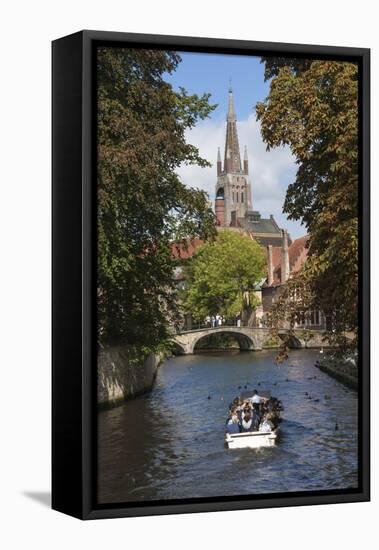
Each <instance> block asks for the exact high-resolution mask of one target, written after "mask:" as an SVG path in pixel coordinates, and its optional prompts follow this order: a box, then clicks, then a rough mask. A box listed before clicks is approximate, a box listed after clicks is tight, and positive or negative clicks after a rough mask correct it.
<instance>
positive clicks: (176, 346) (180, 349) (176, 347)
mask: <svg viewBox="0 0 379 550" xmlns="http://www.w3.org/2000/svg"><path fill="white" fill-rule="evenodd" d="M172 353H173V355H186V353H187V350H186V346H184V345H182V344H180V343H179V342H175V341H174V342H173V343H172Z"/></svg>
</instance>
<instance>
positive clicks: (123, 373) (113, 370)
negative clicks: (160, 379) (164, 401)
mask: <svg viewBox="0 0 379 550" xmlns="http://www.w3.org/2000/svg"><path fill="white" fill-rule="evenodd" d="M160 361H161V357H160V356H158V355H155V354H150V355H149V356H148V357H147V359H146V360H145V362H144V363H143V365H139V366H136V365H135V364H133V365H131V364H130V362H129V358H128V349H127V347H126V346H112V347H105V348H99V349H98V357H97V403H98V406H99V407H100V408H109V407H113V406H115V405H118V404H120V403H121V402H122V401H124V400H126V399H130V398H132V397H135V396H137V395H140V394H143V393H145V392H147V391H150V390H151V388H152V387H153V383H154V380H155V376H156V373H157V369H158V365H159V363H160Z"/></svg>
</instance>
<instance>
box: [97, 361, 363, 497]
mask: <svg viewBox="0 0 379 550" xmlns="http://www.w3.org/2000/svg"><path fill="white" fill-rule="evenodd" d="M274 355H275V353H274V352H272V351H263V352H258V353H254V352H247V353H231V354H222V353H220V354H204V355H192V356H184V357H177V358H175V359H171V360H169V361H166V362H165V363H164V364H163V365H161V367H160V368H159V370H158V376H157V380H156V384H155V386H154V389H153V391H152V392H151V393H150V394H149V395H147V396H146V397H141V398H138V399H135V400H133V401H129V402H127V403H125V404H124V405H122V406H120V407H117V408H115V409H112V410H109V411H102V412H100V413H99V418H98V435H99V437H98V439H99V464H98V500H99V503H117V502H131V501H133V502H136V501H143V500H147V501H148V500H157V499H170V498H191V497H207V496H227V495H228V496H229V495H243V494H262V493H273V492H287V491H309V490H320V489H346V488H354V487H356V486H357V405H358V403H357V394H356V393H355V392H354V391H352V390H349V389H347V388H345V387H344V386H343V385H341V384H340V383H339V382H336V381H335V380H333V379H332V378H330V377H329V376H327V375H326V374H324V373H322V372H320V371H319V370H318V369H317V368H316V367H315V366H314V362H315V357H316V355H317V352H315V351H311V350H298V351H294V352H293V353H291V357H290V360H289V361H288V363H286V364H285V365H281V366H276V365H275V364H274V363H273V357H274ZM245 385H248V388H249V389H254V388H255V387H256V388H257V389H258V390H259V389H264V390H270V391H271V393H272V394H273V395H275V396H277V397H278V398H279V399H281V400H282V402H283V405H284V409H285V410H284V412H283V413H282V417H283V422H282V424H281V429H282V434H281V439H280V441H279V442H278V444H277V445H276V446H275V447H272V448H266V449H233V450H228V449H226V448H225V446H224V422H225V418H226V413H227V409H228V404H229V403H230V402H231V400H232V398H233V397H235V396H236V395H238V394H239V393H240V391H241V389H242V390H243V389H244V386H245ZM307 394H308V395H307ZM208 396H210V397H211V399H208ZM336 428H337V429H336Z"/></svg>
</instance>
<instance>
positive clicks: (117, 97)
mask: <svg viewBox="0 0 379 550" xmlns="http://www.w3.org/2000/svg"><path fill="white" fill-rule="evenodd" d="M179 62H180V57H179V56H178V55H177V54H176V53H175V52H169V51H159V50H146V49H129V48H128V49H123V48H109V47H102V48H99V50H98V55H97V128H98V130H97V139H98V147H97V153H98V164H97V175H98V178H97V180H98V181H97V189H98V195H97V197H98V329H99V330H98V334H99V337H100V339H101V340H102V341H105V342H109V341H112V340H119V339H122V341H123V342H125V343H129V344H131V345H136V346H140V347H143V346H147V347H149V348H153V347H154V346H156V345H157V344H158V343H159V342H161V341H162V340H164V339H165V338H166V337H167V326H168V323H170V322H172V321H173V320H174V319H175V316H176V313H177V312H176V300H175V292H174V290H173V267H174V262H173V259H172V257H171V250H170V242H171V241H172V240H179V239H182V238H184V237H200V238H202V239H207V238H209V237H211V236H212V235H213V234H214V232H215V229H214V215H213V213H212V211H211V209H210V207H209V203H208V197H207V195H206V193H204V192H203V191H200V190H197V189H189V188H187V187H185V185H184V184H183V183H182V181H181V180H180V178H179V177H178V175H177V174H176V172H175V170H176V168H177V167H178V166H179V165H180V164H182V163H190V164H198V165H200V166H207V165H208V163H207V161H206V160H204V159H203V158H201V157H200V155H199V151H198V150H197V148H196V147H194V146H193V145H191V144H190V143H187V141H186V139H185V132H186V131H187V130H188V129H190V128H192V127H193V126H194V125H195V124H196V122H197V121H198V120H199V119H204V118H205V117H207V116H208V115H209V113H210V112H211V111H212V109H213V108H214V107H213V106H211V105H210V104H209V94H204V95H203V96H201V97H199V96H197V95H188V94H187V93H186V91H185V90H184V89H181V90H180V91H179V92H176V91H174V90H173V88H172V86H171V85H170V84H169V83H167V82H165V80H164V77H165V75H167V74H169V73H172V71H175V69H176V67H177V65H178V63H179Z"/></svg>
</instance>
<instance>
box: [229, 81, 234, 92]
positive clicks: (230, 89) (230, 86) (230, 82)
mask: <svg viewBox="0 0 379 550" xmlns="http://www.w3.org/2000/svg"><path fill="white" fill-rule="evenodd" d="M229 93H230V94H232V93H233V88H232V79H231V77H229Z"/></svg>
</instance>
